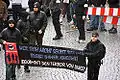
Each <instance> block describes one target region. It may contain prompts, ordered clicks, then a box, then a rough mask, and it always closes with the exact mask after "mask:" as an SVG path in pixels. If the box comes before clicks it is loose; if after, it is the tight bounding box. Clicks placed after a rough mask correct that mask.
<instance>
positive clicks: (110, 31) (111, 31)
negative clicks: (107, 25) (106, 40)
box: [109, 27, 117, 34]
mask: <svg viewBox="0 0 120 80" xmlns="http://www.w3.org/2000/svg"><path fill="white" fill-rule="evenodd" d="M109 33H111V34H116V33H117V28H114V27H112V28H111V29H110V30H109Z"/></svg>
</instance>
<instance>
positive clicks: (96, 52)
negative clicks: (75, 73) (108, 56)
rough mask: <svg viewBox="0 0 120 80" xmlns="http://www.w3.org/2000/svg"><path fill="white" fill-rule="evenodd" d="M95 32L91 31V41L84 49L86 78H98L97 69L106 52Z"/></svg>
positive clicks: (92, 79) (90, 79) (95, 79)
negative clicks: (86, 64) (86, 69)
mask: <svg viewBox="0 0 120 80" xmlns="http://www.w3.org/2000/svg"><path fill="white" fill-rule="evenodd" d="M98 37H99V34H98V33H97V32H94V33H92V38H91V41H90V42H88V43H87V46H86V47H85V49H84V51H85V52H87V54H86V56H87V57H88V79H87V80H98V75H99V69H100V66H101V64H102V59H103V58H104V56H105V53H106V47H105V46H104V44H103V43H101V42H100V40H99V39H98Z"/></svg>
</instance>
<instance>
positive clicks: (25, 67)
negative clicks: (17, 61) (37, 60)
mask: <svg viewBox="0 0 120 80" xmlns="http://www.w3.org/2000/svg"><path fill="white" fill-rule="evenodd" d="M24 72H26V73H30V69H29V67H28V66H27V65H25V66H24Z"/></svg>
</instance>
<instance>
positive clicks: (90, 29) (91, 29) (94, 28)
mask: <svg viewBox="0 0 120 80" xmlns="http://www.w3.org/2000/svg"><path fill="white" fill-rule="evenodd" d="M93 30H98V28H97V27H90V28H88V29H87V31H93Z"/></svg>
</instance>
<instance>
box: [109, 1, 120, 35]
mask: <svg viewBox="0 0 120 80" xmlns="http://www.w3.org/2000/svg"><path fill="white" fill-rule="evenodd" d="M108 4H109V7H110V8H120V2H119V0H108ZM117 28H118V27H117V25H112V28H111V29H110V30H108V31H109V33H112V34H116V33H117Z"/></svg>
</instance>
